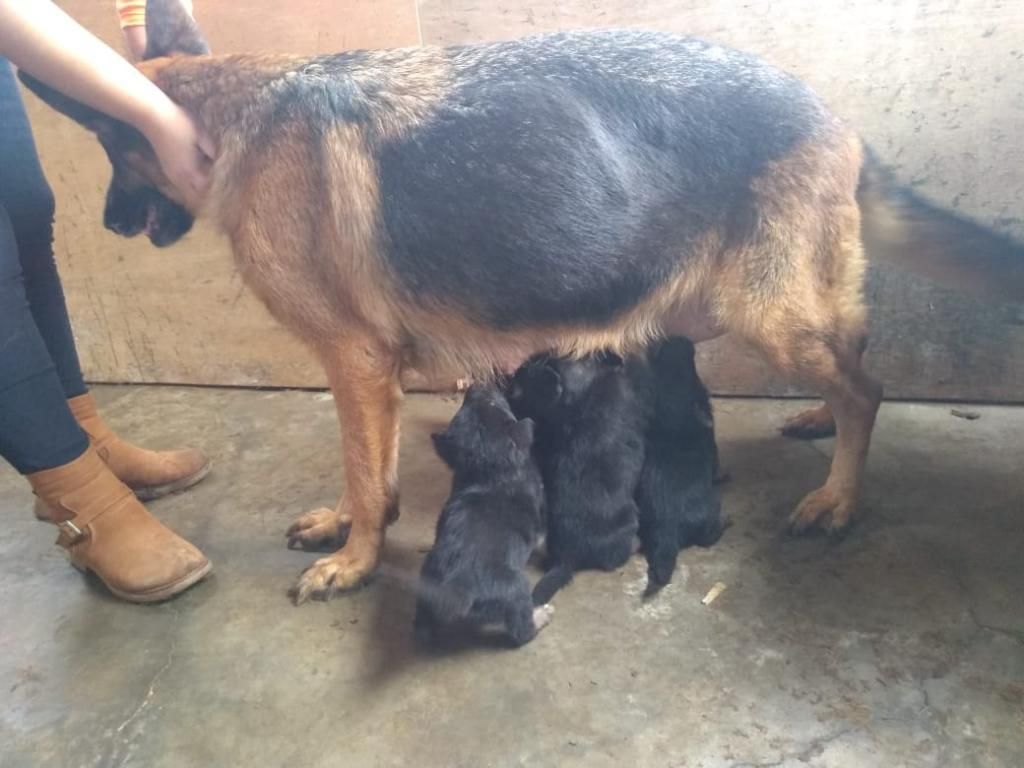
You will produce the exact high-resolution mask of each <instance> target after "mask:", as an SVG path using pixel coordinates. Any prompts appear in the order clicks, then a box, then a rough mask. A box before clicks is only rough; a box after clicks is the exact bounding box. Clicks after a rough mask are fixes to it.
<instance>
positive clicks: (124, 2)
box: [116, 0, 146, 29]
mask: <svg viewBox="0 0 1024 768" xmlns="http://www.w3.org/2000/svg"><path fill="white" fill-rule="evenodd" d="M116 5H117V15H118V17H119V18H120V19H121V29H125V28H126V27H144V26H146V0H116Z"/></svg>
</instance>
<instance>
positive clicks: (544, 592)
mask: <svg viewBox="0 0 1024 768" xmlns="http://www.w3.org/2000/svg"><path fill="white" fill-rule="evenodd" d="M570 581H572V568H571V567H570V566H568V565H566V564H564V563H560V564H558V565H556V566H554V567H553V568H551V569H550V570H549V571H548V572H547V573H545V574H544V575H543V576H541V577H540V581H538V582H537V586H535V587H534V588H533V604H534V605H546V604H548V603H550V602H551V598H552V597H554V596H555V593H556V592H558V590H560V589H561V588H562V587H564V586H565V585H566V584H568V583H569V582H570Z"/></svg>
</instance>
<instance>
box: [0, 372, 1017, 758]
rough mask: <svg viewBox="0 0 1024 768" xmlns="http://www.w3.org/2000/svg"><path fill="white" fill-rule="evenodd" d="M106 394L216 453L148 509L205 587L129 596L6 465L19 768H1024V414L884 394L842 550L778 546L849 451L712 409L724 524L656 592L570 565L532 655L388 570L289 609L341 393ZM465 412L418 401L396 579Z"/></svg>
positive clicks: (4, 576) (392, 554) (406, 452)
mask: <svg viewBox="0 0 1024 768" xmlns="http://www.w3.org/2000/svg"><path fill="white" fill-rule="evenodd" d="M97 394H98V397H99V399H100V401H101V403H102V404H104V405H105V406H106V413H107V415H108V418H109V421H111V422H112V423H113V424H114V425H115V426H116V427H117V428H119V429H120V430H121V431H122V432H123V433H124V434H126V435H128V436H132V437H135V438H137V439H139V440H140V441H144V442H145V443H147V444H149V445H152V446H156V447H159V446H173V445H177V444H180V443H184V442H186V441H192V442H194V443H195V444H199V445H202V446H203V447H205V448H206V449H208V450H209V451H210V452H211V453H212V454H213V455H214V456H215V457H216V468H215V471H214V474H212V475H211V476H210V478H209V479H208V480H207V481H206V482H204V483H203V484H202V485H201V486H199V487H197V488H196V489H194V491H192V492H191V493H189V494H186V495H183V496H179V497H175V498H170V499H164V500H162V501H159V502H155V503H154V504H153V505H152V509H153V510H154V511H155V512H156V513H157V514H159V515H160V516H161V517H163V519H165V520H166V521H167V522H168V523H170V524H171V525H172V526H173V527H175V528H176V529H177V530H179V531H180V532H182V533H183V534H185V535H186V536H188V537H189V538H190V539H191V540H192V541H194V542H196V543H197V544H198V545H200V546H201V547H202V548H203V549H204V550H205V551H206V553H207V554H208V555H209V556H210V558H211V559H212V560H213V562H214V565H215V574H214V576H213V577H212V578H211V579H210V580H209V581H207V582H206V583H204V584H202V585H201V586H199V587H198V588H196V589H194V590H192V591H190V592H189V593H187V594H186V595H185V596H183V597H181V598H179V599H178V600H176V601H172V602H170V603H167V604H164V605H158V606H132V605H127V604H124V603H120V602H117V601H116V600H113V599H111V598H110V597H108V596H107V595H106V594H105V593H103V592H102V591H101V590H100V589H98V588H96V587H95V585H93V584H91V583H89V582H88V581H86V580H85V579H83V578H82V577H81V576H80V575H79V574H78V573H77V572H76V571H74V570H72V569H71V568H70V567H69V566H68V565H67V564H66V563H65V562H64V560H63V556H62V554H61V553H60V551H59V550H57V549H56V548H54V547H52V546H51V544H52V539H53V538H54V533H53V531H52V529H50V528H48V527H47V526H45V525H43V524H39V523H36V522H35V521H34V520H33V519H32V516H31V512H30V507H31V504H30V496H29V493H28V492H27V490H26V487H25V484H24V483H23V482H22V481H21V480H20V479H19V478H17V477H16V476H15V475H14V474H13V473H12V472H11V471H9V470H8V469H6V468H5V469H2V470H0V518H2V519H3V520H4V521H5V525H6V526H7V527H6V533H5V535H4V536H3V537H0V617H2V618H0V691H2V692H3V703H2V705H0V709H2V714H0V765H3V766H4V767H5V768H15V766H31V767H32V768H44V767H47V766H80V765H81V766H108V765H125V766H129V765H131V766H153V767H155V768H156V767H163V766H167V767H170V766H174V768H180V767H181V766H215V767H218V768H219V767H220V766H242V765H247V766H261V767H262V766H284V765H288V766H303V768H308V767H313V766H340V765H345V766H353V767H354V768H361V767H362V766H422V767H423V768H433V767H434V766H437V767H438V768H455V767H456V766H466V767H467V768H480V767H482V766H497V767H503V766H518V765H523V766H559V767H562V766H586V768H602V767H603V766H616V767H618V766H623V765H628V766H637V767H638V768H647V767H648V766H651V767H652V768H653V767H659V768H660V767H661V766H665V767H666V768H667V767H668V766H705V767H707V768H712V767H714V766H752V765H753V766H769V765H770V766H821V767H828V768H832V767H842V766H858V767H859V766H872V767H874V766H884V767H885V768H890V767H893V766H957V767H960V766H964V767H967V766H1021V765H1024V599H1022V595H1024V569H1022V568H1021V553H1022V552H1024V516H1022V514H1021V513H1022V505H1024V476H1022V474H1021V471H1020V470H1021V440H1020V437H1019V436H1020V434H1021V431H1022V429H1024V409H1020V408H994V407H991V408H979V409H977V410H978V411H979V412H980V413H981V418H980V419H979V420H977V421H966V420H963V419H959V418H955V417H953V416H951V415H950V409H949V407H948V406H942V405H895V404H892V405H885V406H884V407H883V410H882V413H881V415H880V418H879V425H878V429H877V431H876V439H875V443H874V446H873V451H872V454H871V460H870V466H869V470H868V474H867V478H866V480H867V482H866V490H865V499H864V504H863V511H864V516H863V519H862V521H861V523H860V524H859V525H858V526H857V527H856V529H855V530H854V531H853V532H852V533H851V534H850V535H849V536H848V537H846V538H845V540H843V541H841V542H831V541H826V540H825V539H823V538H820V537H815V538H809V539H801V540H795V539H791V538H788V537H787V536H785V535H783V533H782V529H783V522H784V520H785V517H786V515H787V514H788V511H789V510H790V508H791V507H792V505H793V504H795V503H796V501H797V500H798V499H799V498H800V496H801V495H802V494H803V493H804V492H805V491H807V490H809V489H810V488H812V486H814V485H815V484H816V483H818V482H819V481H820V480H821V479H822V478H823V477H824V475H825V470H826V466H827V462H828V454H829V452H830V450H831V447H832V444H831V441H820V442H818V443H815V444H801V443H797V442H791V441H787V440H784V439H782V438H780V437H778V436H776V434H775V431H774V429H775V427H776V425H777V424H778V423H779V422H780V421H781V419H782V417H783V415H785V414H788V413H791V412H792V411H793V410H794V409H795V408H796V407H798V405H797V404H795V403H793V402H772V401H740V400H727V401H721V402H719V403H718V414H719V438H720V443H721V449H722V455H723V459H724V461H725V463H726V465H727V466H728V468H729V469H730V470H731V471H732V475H733V480H732V482H731V483H730V484H729V485H728V486H726V488H725V489H724V505H725V508H726V509H727V510H728V511H729V513H730V514H731V515H732V517H733V520H734V521H735V525H734V526H733V528H732V529H731V530H730V531H729V532H728V533H727V534H726V536H725V538H724V539H723V540H722V542H721V543H720V544H719V545H718V546H717V547H715V548H714V549H712V550H709V551H688V552H687V553H685V555H684V557H683V558H682V565H681V568H680V571H679V572H678V573H677V576H676V580H675V582H674V583H673V584H672V585H671V586H670V587H669V588H668V589H666V590H665V592H664V593H663V594H662V595H661V596H659V597H658V598H657V599H655V600H654V601H653V602H650V603H648V604H644V603H642V602H641V600H640V597H639V595H640V592H641V590H642V589H643V585H644V567H643V564H642V562H641V561H639V560H634V561H633V562H631V563H630V564H629V565H628V566H627V567H626V568H624V569H623V570H622V571H621V572H618V573H613V574H606V575H594V574H587V575H582V576H580V577H579V578H578V580H577V581H576V582H575V583H574V584H573V585H572V586H571V587H570V588H568V589H567V590H566V591H565V592H564V593H562V594H560V595H559V596H558V598H557V600H556V606H557V612H556V614H555V618H554V621H553V623H552V625H551V626H550V627H549V628H548V629H546V630H545V631H544V632H543V633H542V634H541V636H540V637H539V638H538V639H537V640H536V641H535V642H534V643H533V644H532V645H530V646H528V647H526V648H525V649H523V650H520V651H517V652H508V651H501V650H496V649H491V648H481V649H475V650H468V651H465V652H462V653H459V654H456V655H448V656H429V657H428V656H424V655H422V654H420V653H417V652H416V651H415V650H414V648H413V646H412V643H411V632H410V629H411V627H410V625H411V614H412V602H413V601H412V597H411V596H410V595H409V594H408V593H407V592H406V591H404V590H403V589H402V588H401V587H399V586H397V585H396V584H394V583H390V582H388V581H387V580H384V579H380V580H378V581H377V582H376V583H374V584H373V585H371V586H370V587H368V588H365V589H362V590H360V591H358V592H356V593H355V594H352V595H348V596H344V597H341V598H337V599H335V600H334V601H332V602H330V603H326V604H325V603H313V604H307V605H305V606H302V607H300V608H294V607H292V605H291V604H290V603H289V602H288V600H287V599H286V596H285V592H286V590H287V588H288V587H289V586H290V585H291V583H292V581H293V580H294V578H295V576H296V575H297V574H298V573H299V572H300V570H301V569H302V568H303V567H304V566H305V565H306V564H308V563H309V562H311V561H312V560H313V559H314V558H315V557H316V555H315V554H311V553H304V552H295V551H288V550H287V549H285V547H284V537H283V532H284V530H285V528H286V527H287V525H288V524H289V523H290V522H291V520H292V519H293V518H294V517H295V516H296V515H298V514H299V513H301V512H303V511H305V510H307V509H310V508H312V507H315V506H318V505H322V504H325V503H327V504H333V503H334V501H335V497H336V495H337V490H338V483H339V481H338V469H337V463H338V462H337V452H338V439H337V436H336V433H337V431H336V428H335V425H334V411H333V406H332V404H331V402H330V400H329V399H328V398H327V397H326V396H324V395H318V394H311V393H296V392H252V391H232V390H199V389H174V388H142V387H135V388H110V387H106V388H101V389H99V390H98V392H97ZM454 407H455V403H453V402H449V401H445V400H443V399H441V398H437V397H428V396H416V397H411V398H409V399H408V401H407V404H406V411H405V422H404V423H405V432H404V438H403V443H402V499H403V516H402V519H401V520H400V522H399V523H398V525H397V526H396V527H394V528H392V530H391V537H390V538H389V541H388V546H387V550H386V553H385V559H386V561H387V562H388V563H389V565H391V566H393V567H396V568H407V569H410V570H414V569H415V568H416V567H417V566H418V564H419V562H420V559H421V557H422V551H423V549H424V548H425V547H427V546H429V544H430V541H431V535H432V527H433V524H434V520H435V517H436V513H437V510H438V508H439V506H440V504H441V502H442V501H443V498H444V495H445V493H446V490H447V484H448V478H447V476H446V474H445V473H444V472H443V471H442V469H441V467H440V464H439V462H438V461H437V460H436V459H435V458H434V457H433V455H432V454H431V452H430V451H429V449H428V441H427V438H426V436H427V432H428V431H429V430H431V429H434V428H436V427H437V426H438V425H439V424H440V423H442V422H443V421H445V420H446V419H447V417H448V416H449V415H450V413H451V412H452V411H453V409H454ZM716 581H722V582H724V583H725V584H727V585H728V588H727V590H726V591H725V592H724V593H723V594H722V596H721V597H719V598H718V600H717V601H715V602H714V603H713V604H712V605H711V606H709V607H704V606H702V605H701V602H700V599H701V597H702V596H703V595H704V594H705V593H706V592H707V590H708V589H709V588H710V587H711V585H712V584H714V583H715V582H716Z"/></svg>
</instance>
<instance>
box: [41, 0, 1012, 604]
mask: <svg viewBox="0 0 1024 768" xmlns="http://www.w3.org/2000/svg"><path fill="white" fill-rule="evenodd" d="M148 26H149V39H150V41H151V45H150V51H149V54H150V57H149V58H150V60H149V61H145V62H143V63H142V64H141V65H140V68H141V70H142V71H143V72H144V73H145V74H146V75H147V76H148V77H150V78H151V79H152V80H153V81H154V82H155V83H156V84H157V85H158V86H159V87H160V88H162V89H163V90H164V91H166V92H167V93H168V94H169V95H170V96H171V98H173V99H174V100H175V101H177V102H179V103H180V104H182V105H183V106H184V107H185V108H187V109H188V110H189V111H190V112H191V113H192V114H193V115H195V116H196V117H197V119H198V120H199V121H201V123H202V125H203V126H204V127H205V129H206V130H207V131H208V132H209V133H210V134H211V136H212V137H213V139H214V141H215V142H216V144H217V148H218V154H217V159H216V163H215V165H214V167H213V171H212V186H211V189H210V192H209V193H208V195H207V196H206V199H204V200H196V199H182V198H181V196H180V195H179V194H178V193H177V192H175V191H174V190H173V189H172V188H171V187H170V185H169V184H168V183H167V181H166V179H165V178H164V177H163V176H162V174H161V173H160V170H159V168H158V165H157V163H156V161H155V158H154V155H153V153H152V151H151V150H150V149H149V148H148V147H147V146H146V145H145V143H144V142H143V141H142V140H141V138H140V137H139V135H138V134H137V133H135V132H134V131H132V130H130V129H128V128H127V127H126V126H124V125H119V124H117V123H115V122H114V121H113V120H111V119H110V118H108V117H106V116H104V115H102V114H99V113H96V112H93V111H91V110H88V109H86V108H84V107H82V106H81V105H79V104H76V103H74V102H71V101H70V100H68V99H66V98H64V97H63V96H61V95H60V94H58V93H56V92H55V91H53V90H52V89H49V88H46V87H45V86H42V85H41V84H39V83H38V82H34V81H31V79H27V82H28V84H29V86H30V87H31V88H32V89H33V90H35V91H36V93H38V94H39V95H40V96H42V98H44V99H45V100H47V101H48V102H50V104H51V105H53V106H54V107H56V108H57V109H59V110H61V111H62V112H65V113H66V114H68V115H70V116H71V117H73V118H75V119H76V120H78V121H79V122H81V123H83V124H84V125H86V126H87V127H89V128H91V129H92V130H94V131H95V132H96V133H97V134H98V135H99V138H100V140H101V141H102V142H103V145H104V147H105V148H106V150H107V152H108V154H109V155H110V159H111V162H112V163H113V166H114V177H113V181H112V183H111V187H110V194H109V196H108V210H107V216H106V219H107V223H108V224H109V225H110V226H111V227H112V228H113V229H115V230H117V231H120V232H122V233H124V234H134V233H137V232H140V231H143V230H145V231H147V232H148V233H149V235H150V237H151V239H152V240H153V242H154V243H156V244H157V245H167V244H169V243H171V242H173V241H174V240H175V239H177V238H178V237H180V235H182V234H183V233H184V231H185V230H186V229H187V225H188V223H189V221H190V220H191V216H192V215H203V216H206V217H208V218H209V219H211V220H212V221H213V223H214V224H215V225H216V226H217V227H219V229H220V230H221V231H223V232H224V233H225V234H226V235H227V237H228V238H230V241H231V244H232V247H233V250H234V258H235V260H236V262H237V265H238V268H239V270H240V271H241V273H242V274H243V276H244V277H245V279H246V281H247V282H248V284H249V286H250V287H251V288H252V289H253V290H254V291H255V292H256V293H257V294H258V295H259V296H260V297H261V298H262V300H263V301H264V302H265V303H266V305H267V306H268V307H269V308H270V310H271V312H273V314H274V315H275V316H276V317H277V318H278V319H279V320H280V321H281V322H282V323H284V324H285V325H286V326H288V327H289V328H290V329H292V330H293V331H294V332H295V333H296V334H297V335H298V336H299V337H300V338H302V339H303V340H304V341H305V342H307V343H308V344H309V345H311V347H312V348H313V349H314V350H315V351H316V352H317V354H318V355H319V356H320V359H321V360H322V361H323V364H324V367H325V368H326V370H327V374H328V378H329V380H330V384H331V387H332V390H333V392H334V394H335V400H336V403H337V407H338V411H339V415H340V417H341V423H342V425H343V434H344V464H345V471H346V476H347V481H346V487H345V494H344V497H343V498H342V500H341V501H340V503H339V504H338V506H337V508H335V509H320V510H316V511H314V512H310V513H308V514H306V515H304V516H303V517H301V518H300V519H299V520H298V522H296V524H295V525H294V526H293V527H292V529H291V531H290V532H289V535H290V537H291V539H292V540H293V541H294V542H295V543H298V544H300V545H303V546H308V547H314V546H320V545H322V544H324V543H327V542H341V541H343V540H345V536H346V532H347V541H346V543H345V545H344V547H343V548H341V549H340V550H339V551H337V552H336V553H334V554H333V555H330V556H329V557H326V558H323V559H321V560H319V561H317V562H316V563H315V565H314V566H313V567H312V568H310V569H309V570H307V571H306V572H305V573H304V574H303V575H302V577H301V578H300V581H299V584H298V590H297V594H298V598H299V599H300V600H302V599H305V598H307V597H309V596H328V595H330V594H331V593H332V592H333V591H334V590H336V589H338V588H343V587H348V586H351V585H353V584H356V583H357V582H359V581H360V580H361V579H363V577H365V576H366V575H367V574H369V573H370V572H371V571H372V570H373V569H374V567H375V565H376V564H377V562H378V555H379V552H380V548H381V543H382V542H383V539H384V530H385V527H386V525H387V524H388V522H389V521H390V520H393V519H394V518H395V516H396V515H397V510H398V496H397V482H396V473H397V459H398V406H399V401H400V398H401V390H400V387H399V383H398V382H399V378H398V377H399V372H400V370H401V369H402V367H403V366H416V367H421V368H424V367H434V368H441V367H445V368H450V369H453V370H457V371H459V372H460V373H461V372H463V371H468V372H483V373H486V372H488V371H490V370H492V369H493V368H495V367H503V368H506V369H509V368H512V367H514V366H515V365H517V364H518V363H519V362H520V361H521V360H522V359H525V358H526V357H528V356H529V355H530V354H532V353H534V352H536V351H540V350H543V349H554V350H556V351H558V352H562V353H565V352H571V353H582V352H587V351H590V350H597V349H604V348H612V349H615V350H619V351H627V350H630V349H636V348H638V347H640V346H641V345H644V344H646V343H647V342H649V341H650V340H652V339H654V338H656V337H658V336H661V335H684V336H687V337H689V338H691V339H693V340H695V341H700V340H702V339H708V338H711V337H713V336H717V335H720V334H723V333H726V332H734V333H738V334H739V335H740V336H742V337H743V338H745V339H747V340H748V341H750V342H751V343H753V344H754V345H755V346H756V347H757V348H759V349H760V350H761V351H762V352H763V353H764V354H765V355H766V356H767V357H768V358H769V359H770V360H771V361H772V362H773V363H774V364H775V365H777V366H778V367H779V368H780V369H781V370H782V371H783V372H785V373H787V374H789V375H791V376H793V377H797V378H799V379H801V380H802V381H803V382H805V383H806V384H809V385H811V386H813V387H816V388H817V389H818V391H820V392H821V393H822V394H823V395H824V397H825V402H826V404H827V407H828V409H830V412H831V414H834V417H835V422H836V425H837V428H838V441H837V445H836V450H835V456H834V459H833V462H832V467H831V470H830V472H829V476H828V479H827V480H826V482H825V484H824V485H823V486H822V487H821V488H819V489H817V490H815V491H813V492H812V493H810V494H809V495H808V496H807V497H806V498H804V499H803V501H801V502H800V504H799V506H798V507H797V508H796V511H795V512H794V514H793V517H792V526H793V528H794V529H795V530H798V531H800V530H803V529H805V528H808V527H810V526H813V525H821V526H824V527H827V528H832V529H839V528H842V527H843V526H845V525H846V524H847V523H848V522H849V520H850V518H851V515H852V514H853V512H854V509H855V507H856V505H857V498H858V493H859V486H860V478H861V471H862V468H863V466H864V459H865V456H866V454H867V450H868V442H869V440H870V437H871V430H872V427H873V424H874V419H875V412H876V410H877V408H878V404H879V401H880V399H881V396H882V390H881V387H880V386H879V385H878V384H877V383H876V382H874V381H873V380H872V379H870V378H869V377H868V376H867V375H866V374H865V373H864V371H863V370H862V368H861V355H862V353H863V351H864V348H865V344H866V339H867V336H866V317H865V309H864V303H863V299H862V282H863V276H864V268H865V259H864V253H863V251H864V248H862V244H863V246H866V250H867V251H868V253H870V254H871V255H872V256H876V255H877V256H881V257H891V258H893V260H895V261H901V260H902V261H910V262H913V263H914V264H916V265H917V266H918V267H920V268H922V269H923V270H924V271H926V272H929V273H932V274H937V275H939V276H940V277H944V278H946V279H948V280H949V281H951V282H953V283H960V284H964V283H972V282H973V283H974V284H975V285H976V286H977V287H980V288H982V289H984V290H987V291H989V292H990V295H994V296H1000V297H1004V298H1010V299H1021V298H1024V249H1022V248H1021V246H1019V245H1017V244H1014V243H1013V242H1011V241H1010V240H1008V239H1006V238H1004V237H1002V236H1000V235H997V234H995V233H992V232H990V231H987V230H985V229H983V228H982V227H980V226H978V225H976V224H974V223H972V222H970V221H967V220H966V219H963V218H961V217H958V216H956V215H953V214H950V213H946V212H943V211H940V210H939V209H937V208H935V207H934V206H932V205H930V204H928V203H926V202H924V201H923V200H921V199H919V198H918V197H916V196H914V195H912V194H911V193H909V192H904V191H900V190H897V189H896V187H895V186H894V185H893V184H892V183H891V181H890V179H889V178H888V176H887V175H886V173H885V172H884V171H883V170H882V169H881V167H880V166H879V165H878V163H877V162H876V161H875V160H874V159H873V158H872V157H871V155H870V154H869V153H865V150H864V147H863V145H862V143H861V141H860V139H859V138H858V137H857V135H856V134H855V133H854V132H853V131H852V130H851V129H850V128H848V127H846V126H845V125H843V123H841V122H840V121H839V120H838V119H837V118H836V117H835V116H833V115H832V113H831V112H830V111H829V110H828V109H827V108H826V106H825V105H824V104H823V103H822V101H821V100H820V99H819V98H818V97H817V96H815V95H814V94H813V93H812V92H811V91H810V90H809V89H808V88H807V87H805V86H804V85H802V84H801V83H800V82H799V81H797V80H795V79H794V78H792V77H790V76H788V75H785V74H783V73H781V72H779V71H778V70H776V69H774V68H772V67H770V66H768V65H767V64H765V63H763V62H761V61H760V60H758V59H757V58H754V57H752V56H748V55H746V54H743V53H739V52H736V51H733V50H729V49H727V48H724V47H721V46H717V45H713V44H709V43H706V42H702V41H699V40H694V39H687V38H680V37H676V36H672V35H667V34H656V33H649V32H643V31H635V30H628V31H626V30H620V31H590V32H577V33H566V34H554V35H547V36H541V37H535V38H529V39H525V40H519V41H514V42H503V43H493V44H485V45H471V46H460V47H452V48H444V49H441V48H431V47H425V48H415V49H405V50H394V51H359V52H350V53H343V54H337V55H330V56H304V57H299V56H281V55H230V56H209V55H205V51H206V45H205V43H204V42H203V41H202V38H201V37H200V35H199V32H198V30H197V29H196V27H195V25H194V24H193V23H191V21H190V20H189V19H187V17H185V16H184V14H183V12H182V11H181V10H180V9H179V8H178V6H177V4H176V3H174V2H169V1H168V0H150V3H149V13H148ZM828 418H830V416H829V413H827V412H825V411H820V412H818V413H817V414H816V418H815V419H812V420H811V421H812V424H813V423H816V422H817V423H820V422H821V421H823V420H825V421H827V420H828Z"/></svg>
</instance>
